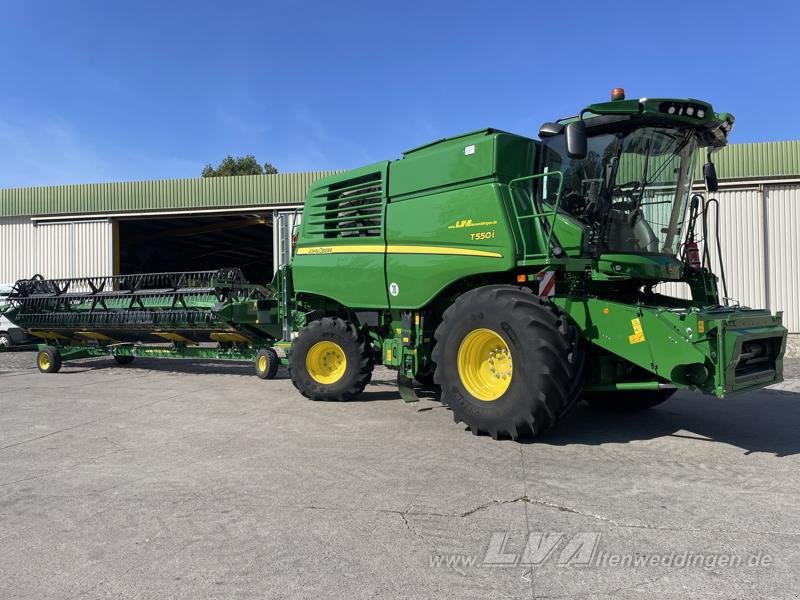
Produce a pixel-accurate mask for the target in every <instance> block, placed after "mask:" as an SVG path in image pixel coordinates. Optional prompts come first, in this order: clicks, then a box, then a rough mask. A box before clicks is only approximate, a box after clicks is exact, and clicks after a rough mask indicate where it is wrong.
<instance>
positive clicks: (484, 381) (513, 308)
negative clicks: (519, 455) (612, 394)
mask: <svg viewBox="0 0 800 600" xmlns="http://www.w3.org/2000/svg"><path fill="white" fill-rule="evenodd" d="M435 338H436V347H435V348H434V350H433V360H434V362H436V364H437V366H436V371H435V374H434V378H435V379H436V382H437V383H438V384H440V385H441V386H442V401H443V402H444V403H445V404H446V405H447V406H449V407H450V408H451V409H452V411H453V419H454V420H455V421H456V423H458V422H461V421H463V422H464V423H466V424H467V425H469V428H470V429H471V430H472V433H474V434H475V435H478V434H479V433H488V434H490V435H491V436H492V437H493V438H495V439H497V438H498V437H499V436H509V437H511V438H512V439H518V438H519V437H521V436H527V435H534V436H535V435H538V434H539V433H542V432H543V431H546V430H547V429H549V428H550V427H552V426H553V425H555V423H556V422H557V421H559V420H560V419H563V418H564V417H565V416H566V415H567V414H568V413H569V411H570V410H571V409H572V408H573V407H574V406H575V403H576V402H577V401H578V398H579V394H580V389H581V385H582V372H583V363H584V353H583V349H582V347H581V345H580V343H579V339H578V333H577V330H576V329H575V327H574V326H573V325H571V324H570V323H569V321H568V320H567V318H566V317H565V316H564V315H563V314H562V313H561V311H560V310H559V309H558V308H557V307H556V306H554V305H552V304H551V303H550V302H548V301H546V300H543V299H541V298H540V297H539V296H535V295H534V294H533V292H532V291H531V290H530V289H528V288H521V287H516V286H510V285H495V286H486V287H482V288H478V289H476V290H471V291H469V292H467V293H465V294H463V295H462V296H460V297H459V298H458V299H457V300H456V301H455V302H454V303H453V304H452V305H451V306H450V307H449V308H448V309H447V310H446V311H445V313H444V317H443V319H442V322H441V324H440V325H439V327H438V328H437V329H436V334H435Z"/></svg>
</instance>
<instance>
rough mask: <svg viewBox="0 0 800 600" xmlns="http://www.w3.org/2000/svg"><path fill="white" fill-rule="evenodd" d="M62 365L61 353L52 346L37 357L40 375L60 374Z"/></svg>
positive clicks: (40, 352) (41, 351)
mask: <svg viewBox="0 0 800 600" xmlns="http://www.w3.org/2000/svg"><path fill="white" fill-rule="evenodd" d="M61 363H62V361H61V353H60V352H59V351H58V349H56V348H53V347H52V346H47V347H46V348H45V349H44V350H40V351H39V354H37V355H36V366H37V367H39V372H40V373H58V372H59V371H60V370H61Z"/></svg>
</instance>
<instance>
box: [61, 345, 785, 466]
mask: <svg viewBox="0 0 800 600" xmlns="http://www.w3.org/2000/svg"><path fill="white" fill-rule="evenodd" d="M70 366H72V367H73V368H72V369H69V370H65V371H64V374H79V373H82V372H85V371H86V370H102V369H112V368H113V369H125V370H130V371H139V372H142V371H159V372H166V373H183V374H192V375H234V376H242V377H254V374H253V365H252V364H251V363H249V362H234V361H230V362H228V361H224V362H223V361H216V362H215V361H202V360H189V359H183V360H163V359H137V360H136V362H134V363H133V364H131V365H127V366H125V367H120V366H119V365H117V364H116V363H115V362H114V361H113V360H108V359H97V360H91V361H81V362H75V363H71V365H70ZM288 378H289V374H288V372H287V370H286V368H285V367H281V368H280V369H279V370H278V374H277V376H276V379H284V380H285V379H288ZM268 384H269V382H265V385H268ZM416 392H417V395H418V396H419V398H420V399H421V400H430V401H438V399H439V394H438V390H437V388H435V387H426V386H423V387H418V388H417V389H416ZM376 401H397V402H401V401H402V400H401V398H400V394H399V393H398V392H397V388H396V382H395V379H394V373H393V372H391V371H386V372H377V371H376V373H375V376H374V377H373V380H372V383H370V385H369V386H368V387H367V389H366V390H365V391H364V393H363V394H361V395H360V396H358V397H357V398H356V399H355V400H351V402H376ZM434 409H438V410H447V409H446V408H445V407H440V406H436V405H431V404H430V403H429V402H424V403H422V404H420V405H419V406H418V408H417V411H418V412H420V413H426V412H429V411H433V410H434ZM664 436H673V437H684V438H688V439H692V440H696V441H697V440H699V441H703V442H706V443H709V444H713V443H724V444H730V445H732V446H736V447H738V448H741V449H743V450H744V451H745V453H746V454H750V453H753V452H766V453H770V454H774V455H775V456H778V457H782V456H791V455H794V454H798V453H800V394H798V393H792V392H786V391H778V390H759V391H756V392H749V393H744V394H740V395H735V396H732V397H730V398H725V399H722V400H720V399H717V398H714V397H711V396H704V395H701V394H696V393H691V392H681V393H679V394H677V395H676V396H674V397H673V398H671V399H670V400H668V401H667V402H665V403H664V404H661V405H659V406H657V407H655V408H651V409H649V410H644V411H639V412H608V411H603V410H599V409H595V408H592V407H590V406H588V405H587V404H585V403H583V402H581V403H579V404H578V406H577V407H576V408H575V410H574V411H573V413H572V414H571V415H570V416H569V418H567V419H566V420H565V421H563V422H562V423H559V424H558V426H557V427H556V428H555V429H553V430H552V431H549V432H547V433H546V434H544V435H542V436H540V437H538V438H527V439H523V440H521V441H520V443H523V444H529V443H539V444H550V445H556V446H562V445H569V444H587V445H599V444H607V443H626V442H632V441H638V440H649V439H655V438H659V437H664Z"/></svg>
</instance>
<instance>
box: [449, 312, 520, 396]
mask: <svg viewBox="0 0 800 600" xmlns="http://www.w3.org/2000/svg"><path fill="white" fill-rule="evenodd" d="M457 362H458V375H459V377H460V378H461V383H462V385H463V386H464V388H465V389H466V390H467V392H469V393H470V394H471V395H472V396H474V397H475V398H477V399H478V400H482V401H484V402H492V401H494V400H497V399H498V398H500V397H501V396H502V395H503V394H505V392H506V390H507V389H508V386H509V385H511V377H512V372H513V365H512V360H511V350H510V349H509V347H508V344H507V343H506V341H505V340H504V339H503V338H502V337H501V336H500V335H499V334H498V333H496V332H494V331H492V330H491V329H485V328H481V329H475V330H473V331H471V332H469V333H468V334H467V335H466V337H465V338H464V339H463V340H462V342H461V345H460V346H459V348H458V358H457Z"/></svg>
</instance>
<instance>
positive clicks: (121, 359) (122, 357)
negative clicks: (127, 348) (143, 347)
mask: <svg viewBox="0 0 800 600" xmlns="http://www.w3.org/2000/svg"><path fill="white" fill-rule="evenodd" d="M114 360H115V361H117V364H118V365H129V364H131V363H132V362H133V356H128V355H127V354H115V355H114Z"/></svg>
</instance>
